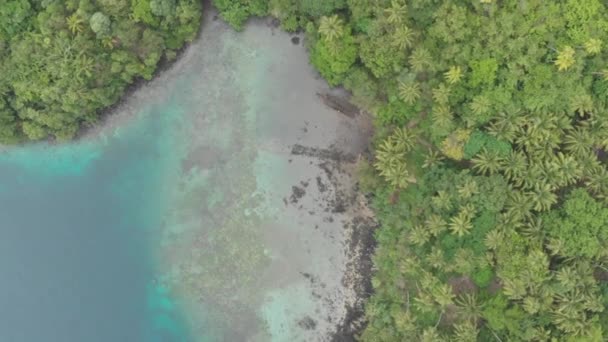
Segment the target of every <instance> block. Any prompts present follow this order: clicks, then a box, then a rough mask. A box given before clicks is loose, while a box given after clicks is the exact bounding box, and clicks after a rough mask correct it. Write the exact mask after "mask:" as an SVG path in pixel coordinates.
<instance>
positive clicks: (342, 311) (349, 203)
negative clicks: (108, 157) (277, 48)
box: [51, 1, 377, 342]
mask: <svg viewBox="0 0 608 342" xmlns="http://www.w3.org/2000/svg"><path fill="white" fill-rule="evenodd" d="M216 20H217V13H216V10H215V9H214V8H211V7H210V6H209V5H208V1H205V3H204V7H203V15H202V18H201V26H200V28H199V31H198V34H197V37H196V38H195V39H194V40H193V42H191V43H188V44H186V45H185V46H184V47H182V48H181V49H180V50H179V52H178V54H177V57H176V59H175V60H172V61H163V62H162V64H161V65H159V67H158V68H157V71H156V72H155V73H154V76H153V77H152V79H151V80H143V79H139V80H137V81H136V82H134V83H132V84H131V85H129V86H128V87H127V89H126V90H125V92H124V93H123V95H122V96H121V97H120V99H119V100H118V101H117V102H116V103H115V104H114V105H112V106H110V107H107V108H105V109H103V110H102V111H101V113H100V115H99V120H98V122H97V123H96V124H95V125H90V126H86V127H83V128H82V129H81V130H80V132H79V134H78V135H77V137H76V139H75V141H76V142H79V141H82V140H88V139H94V138H97V137H100V136H104V135H105V134H106V133H107V132H112V131H114V130H116V129H118V128H120V127H122V126H124V125H125V124H126V123H127V122H128V121H130V120H132V119H133V118H134V117H135V116H136V115H138V114H139V113H140V112H141V109H142V107H144V108H145V107H146V106H154V104H155V103H158V102H160V101H161V100H162V99H166V98H168V97H169V96H171V94H170V93H169V92H165V90H166V89H165V85H166V84H167V83H172V82H175V80H176V79H178V78H179V77H182V76H183V72H182V70H183V69H185V68H186V66H187V65H188V63H189V62H191V60H192V59H195V58H197V56H196V53H198V52H196V51H193V49H197V48H202V49H205V46H204V45H201V41H202V40H203V39H202V36H204V35H205V29H204V28H205V27H206V26H209V25H211V24H213V22H215V21H216ZM250 27H257V28H259V29H264V30H268V31H269V32H267V33H266V34H271V35H273V36H274V35H275V29H276V25H274V20H273V19H272V18H270V17H267V18H254V19H250V20H249V22H248V23H247V25H246V29H247V28H250ZM225 29H227V30H231V29H229V28H223V29H222V30H225ZM276 31H277V32H276V34H278V35H282V36H285V37H288V36H289V37H293V36H294V35H289V34H287V33H284V32H282V31H280V30H278V29H276ZM210 32H212V31H210ZM210 34H213V33H210ZM231 34H232V33H231ZM234 34H236V35H240V34H242V33H240V32H239V33H234ZM288 44H290V45H291V44H295V43H294V42H293V41H292V40H291V39H290V40H289V42H288ZM298 48H300V49H305V48H304V47H303V43H302V42H301V39H300V42H299V47H298ZM271 53H272V52H271ZM305 54H306V62H308V53H307V52H305ZM305 67H307V68H308V65H305ZM314 73H315V76H314V78H315V79H317V80H319V79H320V76H319V75H318V74H316V72H314ZM318 82H320V81H318ZM321 83H323V84H324V82H321ZM328 91H329V90H328ZM333 92H335V93H336V94H338V95H339V96H345V93H344V92H342V91H340V90H333ZM309 95H311V96H312V97H314V101H316V102H319V103H320V99H318V98H317V97H316V94H315V93H314V92H313V93H312V94H309ZM321 106H322V105H321ZM327 113H334V114H333V115H335V116H336V118H334V119H332V120H333V121H335V122H338V123H339V125H340V127H341V128H340V129H341V130H342V131H343V132H342V133H340V134H348V133H350V132H351V130H353V129H356V130H362V131H365V133H363V135H362V136H361V137H355V138H352V137H350V136H340V134H339V133H338V131H336V136H335V137H329V138H328V139H329V140H332V141H333V140H341V142H340V143H337V144H335V145H331V146H329V147H328V148H327V149H325V150H323V149H322V148H317V147H313V148H312V150H311V151H309V152H311V153H309V154H307V155H302V154H299V153H297V152H298V151H295V152H296V153H294V146H295V145H294V144H288V145H282V146H281V147H279V149H281V150H284V149H287V151H285V153H286V154H287V155H292V156H293V158H294V159H296V158H301V159H305V160H306V163H312V164H314V165H313V167H315V168H316V169H317V171H310V172H313V173H312V174H311V177H312V178H311V179H310V181H311V182H315V178H316V179H317V181H318V179H319V177H322V178H323V179H324V180H325V181H328V184H326V185H325V186H326V187H330V191H327V190H325V191H327V192H325V191H322V190H323V187H322V186H321V185H319V184H317V185H318V186H319V191H318V192H317V194H316V195H313V194H312V191H311V190H310V189H306V191H307V192H308V194H307V197H309V199H307V200H306V201H309V202H305V204H303V205H302V204H300V205H299V207H296V206H295V204H296V203H297V202H298V201H296V203H293V204H294V208H293V210H294V212H293V213H295V214H294V215H298V216H300V215H308V212H309V211H311V210H321V209H322V210H323V211H324V212H326V213H327V214H321V213H319V214H318V215H323V216H324V217H322V219H323V221H325V220H327V221H328V222H325V223H326V224H328V225H332V226H335V227H338V229H342V230H343V234H344V236H345V238H344V240H343V241H341V240H340V239H336V240H333V238H332V241H331V242H330V243H331V244H333V245H336V246H338V245H341V246H342V247H340V248H341V250H340V251H339V253H343V254H344V255H345V256H344V257H345V260H346V263H345V264H344V269H341V271H340V272H341V275H340V279H339V280H338V281H339V282H340V283H341V287H342V288H341V289H339V290H338V293H336V292H331V291H330V290H327V289H325V288H324V286H325V285H324V284H325V283H324V280H323V278H322V277H319V276H317V275H314V274H311V273H307V272H300V273H301V274H300V275H299V277H300V278H301V277H303V278H305V279H306V281H307V282H308V283H309V284H308V285H307V286H308V287H309V288H310V289H311V291H312V292H313V296H315V298H316V296H318V297H319V301H325V302H327V303H328V304H323V305H327V306H329V307H331V308H329V309H328V310H329V312H331V313H332V314H333V317H330V318H327V317H309V318H310V319H311V320H312V321H311V320H308V319H306V318H303V319H302V320H300V321H299V322H298V326H299V327H300V328H302V331H305V332H306V333H307V334H309V335H308V336H316V337H315V340H318V341H335V342H341V341H344V342H346V341H355V337H356V336H357V335H358V334H359V333H360V332H361V331H362V329H363V328H364V327H365V322H364V311H363V303H364V302H365V299H366V298H367V297H368V296H369V295H370V292H371V272H372V263H371V255H372V254H373V250H374V246H375V241H374V238H373V231H374V229H375V228H376V227H377V224H376V223H375V221H374V219H373V214H372V213H371V211H369V209H367V206H366V203H365V199H364V197H363V196H362V195H361V194H359V193H358V192H357V188H356V187H357V185H356V183H357V180H356V179H355V175H354V166H355V160H356V157H358V156H359V155H361V154H366V153H367V154H368V153H369V151H367V147H368V145H369V142H368V139H369V137H370V136H371V134H372V133H371V124H370V123H369V118H368V117H367V116H366V114H361V115H358V116H356V117H350V116H344V115H343V114H341V113H339V112H337V111H335V110H334V109H332V108H327V112H326V113H324V114H327ZM304 119H306V118H304ZM294 125H298V124H297V123H294ZM342 126H344V127H342ZM306 127H308V124H306ZM306 127H304V128H297V130H300V129H307V128H306ZM353 127H354V128H353ZM352 139H355V140H357V139H361V140H362V141H356V142H355V144H354V147H353V146H349V143H352V141H351V140H352ZM311 141H314V139H313V140H311ZM51 144H53V143H51ZM319 152H321V153H319ZM345 155H347V156H349V158H343V156H345ZM189 158H194V159H205V158H206V157H205V156H200V155H198V156H197V155H194V156H189ZM290 158H291V157H290ZM290 160H291V159H290ZM186 163H188V162H186ZM290 163H291V161H290ZM190 164H193V165H195V164H196V162H192V163H190ZM292 187H302V185H301V184H300V183H296V184H293V185H292ZM296 195H297V194H296ZM302 196H304V195H302ZM302 196H300V197H302ZM296 197H297V196H296ZM297 199H298V200H299V198H297ZM306 203H307V204H306ZM311 208H316V209H311ZM334 220H336V222H334ZM332 229H335V228H332ZM341 234H342V233H341ZM290 281H292V280H290ZM328 317H329V316H328ZM321 321H324V322H323V324H321V325H324V327H321V326H319V324H320V323H321ZM311 322H314V324H313V323H311ZM311 331H312V332H311ZM315 331H316V332H315ZM327 334H329V335H327Z"/></svg>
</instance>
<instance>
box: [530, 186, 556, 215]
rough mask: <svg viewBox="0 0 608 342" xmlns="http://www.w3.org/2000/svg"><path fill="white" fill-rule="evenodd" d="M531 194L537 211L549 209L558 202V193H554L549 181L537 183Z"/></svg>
mask: <svg viewBox="0 0 608 342" xmlns="http://www.w3.org/2000/svg"><path fill="white" fill-rule="evenodd" d="M529 195H530V198H531V199H532V204H533V205H534V210H536V211H546V210H549V209H551V206H552V205H553V204H555V203H556V202H557V195H555V194H554V193H553V191H552V190H551V186H549V184H547V183H537V184H536V185H535V187H534V190H533V191H531V192H529Z"/></svg>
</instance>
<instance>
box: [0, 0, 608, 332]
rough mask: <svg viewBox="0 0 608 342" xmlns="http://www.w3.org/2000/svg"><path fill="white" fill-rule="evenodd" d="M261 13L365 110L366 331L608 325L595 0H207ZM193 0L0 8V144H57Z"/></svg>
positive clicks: (605, 121) (142, 68)
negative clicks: (369, 211)
mask: <svg viewBox="0 0 608 342" xmlns="http://www.w3.org/2000/svg"><path fill="white" fill-rule="evenodd" d="M214 5H215V6H216V7H217V9H218V10H219V11H220V13H221V18H222V19H223V20H225V21H226V22H228V23H229V24H231V25H232V26H233V27H234V28H235V29H237V30H239V29H241V28H242V27H243V25H244V24H245V22H246V20H247V19H248V18H249V17H251V16H272V17H275V18H276V19H278V21H279V22H280V27H281V28H282V29H283V30H286V31H289V32H295V31H303V32H305V34H306V39H305V42H304V44H305V45H306V47H307V48H308V50H309V53H310V63H311V64H312V65H313V66H314V67H315V68H316V69H317V70H318V72H319V73H320V75H321V76H322V77H323V78H324V79H325V80H326V81H327V82H328V84H329V85H331V86H335V87H338V86H340V87H344V88H345V89H347V90H348V91H349V92H350V93H352V98H351V101H352V102H353V103H355V104H356V105H357V106H359V107H360V108H361V109H363V110H365V111H366V112H368V113H370V114H371V115H372V117H373V120H374V124H375V136H374V139H373V144H372V145H373V146H372V147H373V148H372V150H373V153H371V154H370V155H369V156H367V157H363V158H360V161H359V165H358V173H359V188H360V191H362V192H364V193H365V194H366V196H367V198H368V199H369V200H370V203H371V207H372V208H373V210H374V212H375V215H376V218H377V220H378V222H379V223H380V227H379V228H378V229H377V230H376V232H375V238H376V242H377V246H376V250H375V255H374V256H373V262H374V275H373V279H371V283H372V285H373V293H372V294H371V296H370V298H369V299H368V301H367V304H366V306H365V316H366V322H367V323H366V327H365V328H364V329H363V330H362V331H361V333H360V334H359V335H358V336H356V339H358V340H361V341H369V342H376V341H378V342H379V341H387V342H388V341H462V342H464V341H499V342H502V341H605V340H606V339H607V338H608V310H606V306H607V305H608V170H607V162H608V97H607V96H608V38H607V37H608V8H607V7H608V4H607V3H606V2H604V1H600V0H555V1H546V0H451V1H448V0H445V1H442V0H215V1H214ZM200 9H201V4H200V3H198V2H197V1H194V0H132V1H127V0H97V1H91V0H68V1H52V0H43V1H39V0H30V1H28V0H9V1H8V2H7V3H6V4H3V5H1V6H0V74H1V75H2V77H0V94H2V95H1V97H0V139H1V140H2V142H4V143H17V142H23V141H26V140H39V139H49V138H50V139H57V140H67V139H70V138H72V137H74V136H75V134H76V133H77V132H78V130H79V128H80V127H82V126H83V124H90V123H92V122H94V121H95V120H96V118H97V117H98V115H99V113H100V112H101V111H102V110H103V109H104V108H106V107H108V106H110V105H112V104H114V103H115V102H116V101H117V100H118V99H119V98H120V96H121V95H122V93H123V92H124V90H125V89H126V87H127V86H128V85H129V84H132V83H133V82H136V81H138V80H140V79H142V78H143V79H150V78H151V77H152V75H153V73H154V71H155V69H156V68H157V66H158V64H159V61H162V60H172V59H174V58H175V57H176V55H177V52H178V50H179V49H180V48H181V47H182V46H183V45H184V44H185V43H186V42H188V41H189V40H192V39H193V38H194V36H195V35H196V33H197V29H198V26H199V19H200Z"/></svg>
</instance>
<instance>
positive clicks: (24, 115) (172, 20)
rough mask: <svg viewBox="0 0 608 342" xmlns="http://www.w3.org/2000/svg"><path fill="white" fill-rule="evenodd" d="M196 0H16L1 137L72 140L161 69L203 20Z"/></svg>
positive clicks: (5, 31) (4, 13)
mask: <svg viewBox="0 0 608 342" xmlns="http://www.w3.org/2000/svg"><path fill="white" fill-rule="evenodd" d="M201 14H202V6H201V3H200V2H199V1H197V0H167V1H165V0H137V1H122V0H116V1H115V0H100V1H94V2H92V1H88V0H82V1H80V0H69V1H63V2H53V1H50V2H49V1H42V2H40V1H29V0H9V1H8V3H6V4H4V5H3V6H2V7H1V8H0V72H2V75H3V77H2V79H0V94H2V97H0V143H2V144H5V145H11V144H16V143H22V142H26V141H32V140H49V141H59V142H61V141H67V140H71V139H73V138H75V137H76V136H77V135H80V134H83V131H84V130H85V128H86V127H87V126H92V125H93V124H95V123H96V122H98V120H99V119H100V118H101V117H103V116H104V114H105V113H108V112H109V111H112V109H113V108H116V106H117V104H119V103H120V102H121V99H123V98H124V96H126V94H128V93H129V92H131V91H132V90H134V89H136V88H137V87H138V84H142V82H145V81H149V80H151V79H152V78H153V77H154V76H155V75H158V74H159V72H158V69H159V68H163V66H166V65H169V64H170V63H169V62H171V61H173V60H174V59H175V58H176V57H177V55H178V53H179V52H180V51H181V50H183V48H184V46H185V44H186V43H188V42H191V41H192V40H193V39H194V38H195V37H196V35H197V33H198V30H199V28H200V19H201Z"/></svg>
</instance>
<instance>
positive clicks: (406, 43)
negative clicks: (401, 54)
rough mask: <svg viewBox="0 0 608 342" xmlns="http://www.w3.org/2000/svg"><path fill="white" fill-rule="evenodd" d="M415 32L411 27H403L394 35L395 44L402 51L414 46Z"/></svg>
mask: <svg viewBox="0 0 608 342" xmlns="http://www.w3.org/2000/svg"><path fill="white" fill-rule="evenodd" d="M413 42H414V32H413V31H412V30H410V28H409V27H407V26H405V25H402V26H401V27H399V28H398V29H396V30H395V32H394V33H393V44H394V45H395V46H396V47H398V48H399V49H401V50H404V49H407V48H408V47H410V46H412V43H413Z"/></svg>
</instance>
